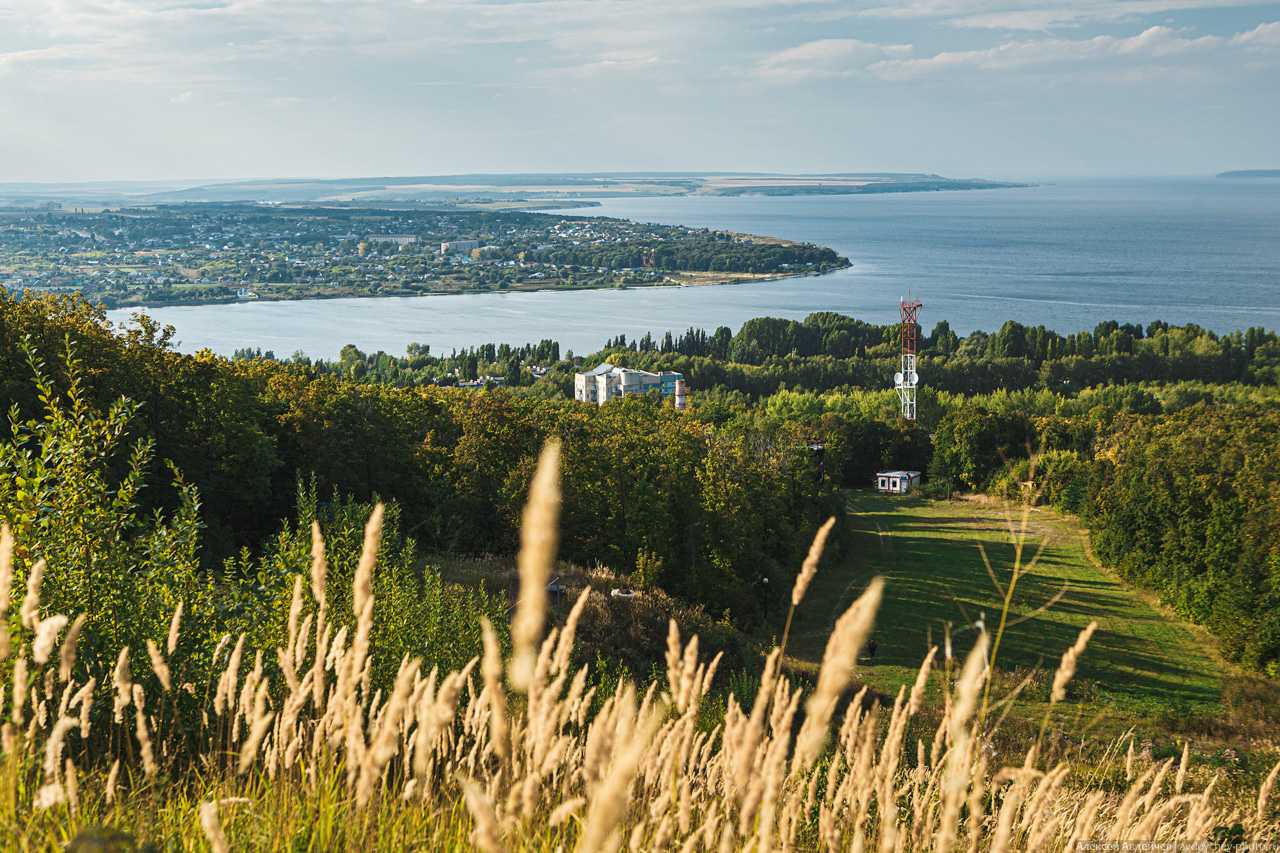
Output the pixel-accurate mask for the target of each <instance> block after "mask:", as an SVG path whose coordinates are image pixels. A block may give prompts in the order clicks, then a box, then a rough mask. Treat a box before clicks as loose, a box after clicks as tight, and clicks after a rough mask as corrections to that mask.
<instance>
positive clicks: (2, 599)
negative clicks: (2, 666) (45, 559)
mask: <svg viewBox="0 0 1280 853" xmlns="http://www.w3.org/2000/svg"><path fill="white" fill-rule="evenodd" d="M12 588H13V534H11V533H10V532H9V525H7V524H0V661H2V660H7V659H8V657H9V620H8V618H6V617H7V616H8V613H9V596H10V594H11V593H12Z"/></svg>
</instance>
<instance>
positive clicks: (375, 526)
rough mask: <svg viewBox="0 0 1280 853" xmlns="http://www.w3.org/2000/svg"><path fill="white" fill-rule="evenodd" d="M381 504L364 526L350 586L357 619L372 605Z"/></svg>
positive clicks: (380, 538)
mask: <svg viewBox="0 0 1280 853" xmlns="http://www.w3.org/2000/svg"><path fill="white" fill-rule="evenodd" d="M383 512H384V508H383V506H382V504H380V503H379V504H376V505H375V506H374V508H373V512H371V513H370V514H369V520H368V521H367V522H365V525H364V545H363V547H361V549H360V562H359V564H358V565H357V566H356V574H355V578H354V579H353V584H352V595H351V609H352V611H353V614H354V616H355V617H356V618H357V619H359V618H361V616H363V614H364V610H365V606H366V605H369V604H372V603H373V567H374V565H375V564H376V563H377V562H378V546H379V545H380V544H381V543H382V516H383Z"/></svg>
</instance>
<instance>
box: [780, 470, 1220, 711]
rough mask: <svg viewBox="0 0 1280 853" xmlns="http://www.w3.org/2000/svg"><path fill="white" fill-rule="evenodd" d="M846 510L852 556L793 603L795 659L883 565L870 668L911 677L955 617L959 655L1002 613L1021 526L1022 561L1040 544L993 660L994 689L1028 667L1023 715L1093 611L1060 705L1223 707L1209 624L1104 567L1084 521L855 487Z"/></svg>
mask: <svg viewBox="0 0 1280 853" xmlns="http://www.w3.org/2000/svg"><path fill="white" fill-rule="evenodd" d="M847 523H848V524H849V525H850V528H851V531H852V537H851V539H852V541H851V547H850V549H849V551H848V553H847V555H846V557H845V558H844V559H843V560H842V561H841V562H839V563H837V564H835V565H824V566H823V567H822V568H821V569H820V570H819V572H818V575H817V577H816V578H815V579H814V581H813V585H812V586H811V587H810V589H809V592H808V595H807V596H806V598H805V601H804V602H803V603H802V604H801V606H800V608H799V610H798V611H797V613H796V617H795V620H796V621H795V625H794V627H793V632H792V637H791V642H790V644H789V648H788V657H789V659H790V662H791V663H792V665H794V666H795V667H796V668H797V669H801V670H803V669H808V668H809V667H810V666H816V665H817V664H818V663H820V662H821V659H822V652H823V648H824V645H825V642H826V638H827V636H828V634H829V632H830V629H831V626H832V624H833V623H834V621H835V619H836V617H837V616H839V614H840V613H841V612H842V611H843V610H844V609H845V608H846V607H847V606H848V604H849V603H850V602H851V601H852V600H853V599H854V598H855V597H856V596H857V595H858V594H859V593H860V592H861V591H862V589H863V588H864V587H865V585H866V583H867V581H868V580H870V579H871V578H873V577H875V576H877V575H879V576H883V577H884V578H885V579H886V587H885V597H884V602H883V604H882V606H881V609H880V613H879V616H878V617H877V620H876V629H875V634H874V639H875V642H876V652H875V654H874V657H871V658H869V657H868V655H867V654H866V653H865V652H864V655H863V658H862V662H861V665H860V667H859V672H858V677H859V679H861V680H862V681H863V682H864V683H866V684H867V685H868V686H870V687H871V688H873V689H876V690H879V691H882V692H884V693H889V694H892V693H894V692H896V691H897V689H898V688H899V686H901V685H903V684H910V683H912V682H913V681H914V679H915V675H916V671H917V669H918V668H919V666H920V662H921V660H922V658H923V657H924V656H925V654H926V652H927V650H928V648H929V647H930V646H931V645H938V646H939V647H940V648H942V647H943V646H944V637H945V636H946V634H947V632H948V628H949V631H950V635H951V638H952V647H953V654H954V655H955V657H957V658H962V657H963V655H964V654H966V653H967V651H968V649H969V648H970V646H971V645H972V642H973V638H974V636H975V628H974V625H975V624H977V623H978V622H980V621H981V622H982V623H984V624H985V625H986V627H987V628H988V630H991V631H994V630H995V629H996V628H997V626H998V623H999V620H1000V613H1001V608H1002V601H1003V598H1004V595H1003V593H1002V592H1001V591H1000V590H998V589H997V587H996V583H995V582H996V581H998V582H999V584H1000V586H1001V587H1002V588H1007V586H1008V583H1009V580H1010V577H1011V575H1012V569H1013V564H1014V559H1015V548H1014V544H1013V543H1014V539H1015V536H1017V535H1018V533H1019V531H1023V530H1024V531H1025V548H1024V555H1023V559H1024V561H1026V562H1027V563H1030V562H1031V560H1032V559H1033V557H1035V554H1036V552H1037V550H1038V549H1041V548H1042V550H1041V551H1040V554H1039V557H1038V559H1036V560H1035V562H1034V565H1031V566H1030V567H1029V569H1028V570H1027V572H1026V573H1024V574H1022V575H1021V577H1020V579H1019V580H1018V583H1017V585H1016V587H1015V590H1014V594H1013V598H1012V607H1011V609H1010V613H1009V617H1008V625H1007V626H1006V629H1005V634H1004V637H1003V641H1002V643H1001V645H1000V648H999V653H998V660H997V663H996V666H997V669H998V670H999V671H1001V672H1003V673H1004V674H1005V675H1004V676H1003V677H1001V678H999V679H998V681H997V692H999V690H998V689H999V688H1002V687H1003V688H1005V689H1006V692H1008V691H1009V690H1012V689H1013V688H1014V687H1015V686H1016V685H1018V684H1019V683H1021V682H1022V681H1023V680H1024V679H1026V678H1027V676H1030V680H1029V681H1028V683H1027V685H1026V686H1025V688H1024V690H1023V692H1022V694H1021V695H1020V696H1019V699H1018V703H1017V707H1018V708H1019V709H1020V711H1019V713H1018V716H1027V717H1038V715H1039V714H1040V713H1042V712H1043V709H1044V707H1045V701H1046V700H1047V698H1048V689H1049V684H1050V683H1051V682H1052V678H1053V673H1054V670H1055V669H1056V668H1057V666H1058V663H1059V661H1060V660H1061V657H1062V653H1063V651H1065V650H1066V649H1067V647H1069V646H1070V645H1071V644H1072V643H1073V642H1075V640H1076V637H1077V636H1078V634H1079V632H1080V630H1081V629H1082V628H1084V627H1085V626H1086V625H1087V624H1088V623H1089V622H1090V620H1097V622H1098V631H1097V633H1096V634H1095V635H1094V637H1093V639H1092V641H1091V642H1090V644H1089V647H1088V649H1087V651H1086V652H1085V655H1084V657H1083V659H1082V661H1081V664H1080V668H1079V670H1078V673H1077V676H1076V678H1075V680H1074V681H1073V683H1072V688H1071V692H1070V696H1069V701H1068V703H1066V704H1065V705H1064V706H1062V707H1060V708H1059V710H1058V713H1059V714H1064V715H1068V716H1075V717H1078V718H1079V719H1078V720H1076V722H1077V723H1080V724H1086V725H1088V726H1090V727H1092V726H1097V725H1101V727H1102V728H1103V729H1111V730H1123V729H1124V728H1126V727H1128V726H1130V725H1132V726H1135V727H1137V728H1138V729H1139V730H1142V729H1144V728H1160V729H1165V728H1168V723H1169V722H1170V721H1171V720H1176V719H1178V718H1185V717H1189V716H1192V715H1196V716H1200V715H1212V714H1214V713H1215V712H1216V711H1218V710H1219V709H1220V707H1221V698H1222V688H1223V677H1224V665H1223V664H1222V663H1221V661H1220V660H1219V659H1218V658H1217V656H1216V655H1215V654H1214V652H1213V651H1212V649H1211V647H1209V646H1208V644H1207V643H1206V642H1205V641H1204V639H1203V638H1202V635H1200V634H1199V633H1198V632H1197V631H1195V629H1193V628H1192V627H1191V626H1189V625H1187V624H1184V623H1182V622H1180V621H1179V620H1177V619H1175V618H1172V617H1170V616H1168V615H1166V614H1164V613H1162V612H1160V611H1159V610H1158V609H1157V608H1156V607H1155V606H1153V605H1152V604H1150V603H1148V601H1147V600H1146V599H1144V597H1143V596H1142V595H1141V594H1139V593H1138V592H1136V591H1135V590H1133V589H1132V588H1130V587H1128V586H1127V585H1126V584H1124V583H1123V582H1121V581H1120V580H1119V579H1117V578H1116V577H1115V576H1114V575H1112V574H1110V573H1109V572H1108V571H1106V570H1105V569H1103V568H1100V567H1098V566H1096V565H1095V564H1094V562H1093V561H1092V560H1091V558H1090V553H1089V550H1088V542H1087V536H1086V534H1085V532H1084V530H1083V529H1082V528H1081V527H1080V525H1079V524H1078V523H1077V522H1075V521H1074V520H1071V519H1068V518H1066V517H1064V516H1062V515H1060V514H1058V513H1056V512H1054V511H1053V510H1050V509H1047V508H1033V509H1030V510H1029V511H1028V512H1027V513H1026V516H1025V519H1024V513H1023V508H1022V507H1020V506H1014V505H1008V504H1004V503H1001V502H997V501H991V500H983V499H965V500H950V501H929V500H925V499H923V498H918V497H912V496H908V497H888V496H881V495H877V494H874V493H869V492H867V493H864V492H858V493H854V494H852V495H851V497H850V499H849V513H848V518H847ZM983 550H985V552H986V556H987V558H988V560H989V561H990V566H991V570H992V571H991V572H989V571H988V569H987V566H986V563H985V562H984V560H983V555H982V551H983ZM992 574H994V581H993V578H992ZM1055 597H1057V600H1056V601H1054V599H1055ZM1050 602H1052V603H1050ZM1046 604H1048V605H1049V606H1048V607H1047V608H1045V609H1043V610H1041V608H1044V607H1045V605H1046ZM939 663H941V660H939ZM998 698H1000V697H999V696H993V700H995V699H998ZM1063 722H1067V720H1063Z"/></svg>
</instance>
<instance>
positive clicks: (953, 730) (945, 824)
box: [934, 631, 990, 853]
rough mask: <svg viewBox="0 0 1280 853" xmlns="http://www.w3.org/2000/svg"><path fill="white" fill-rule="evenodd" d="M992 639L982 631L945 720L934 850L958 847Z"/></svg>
mask: <svg viewBox="0 0 1280 853" xmlns="http://www.w3.org/2000/svg"><path fill="white" fill-rule="evenodd" d="M989 645H990V639H989V636H988V634H987V632H986V631H979V632H978V641H977V642H976V643H974V644H973V649H972V650H971V651H970V652H969V656H968V657H967V658H966V659H965V662H964V668H963V669H962V670H961V671H960V679H959V680H958V681H957V682H956V689H955V694H956V695H955V700H954V701H953V702H952V704H951V710H950V713H949V716H948V717H947V718H946V719H945V720H944V721H943V723H944V725H945V726H946V729H947V758H946V766H945V767H944V768H943V778H942V792H941V793H942V810H941V816H940V817H939V818H938V831H937V833H936V834H935V835H934V849H935V850H936V851H938V853H947V851H949V850H951V849H952V846H953V845H954V844H955V841H956V835H957V823H958V821H959V817H960V808H961V805H962V803H963V800H964V793H965V790H966V789H967V788H968V787H969V784H970V779H971V771H972V766H973V765H972V762H973V758H974V756H973V750H972V748H971V747H972V746H973V741H974V738H973V731H972V729H971V728H970V724H971V722H972V720H973V717H974V714H975V713H976V712H977V710H978V702H979V700H980V699H981V698H982V689H983V685H984V684H985V683H986V681H987V675H988V666H987V650H988V648H989Z"/></svg>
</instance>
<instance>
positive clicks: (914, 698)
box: [907, 646, 938, 717]
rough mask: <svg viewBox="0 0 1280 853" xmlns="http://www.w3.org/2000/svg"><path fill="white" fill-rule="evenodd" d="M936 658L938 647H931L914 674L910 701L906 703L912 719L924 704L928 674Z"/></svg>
mask: <svg viewBox="0 0 1280 853" xmlns="http://www.w3.org/2000/svg"><path fill="white" fill-rule="evenodd" d="M937 656H938V647H937V646H931V647H930V648H929V653H928V654H927V655H925V656H924V662H923V663H921V664H920V669H919V670H918V671H917V672H916V683H915V684H913V685H912V686H911V699H910V701H908V702H907V714H908V715H909V716H912V717H914V716H915V715H916V714H918V713H919V712H920V706H921V705H923V704H924V692H925V690H926V689H927V688H928V687H929V673H930V671H931V670H932V669H933V659H934V658H935V657H937Z"/></svg>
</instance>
